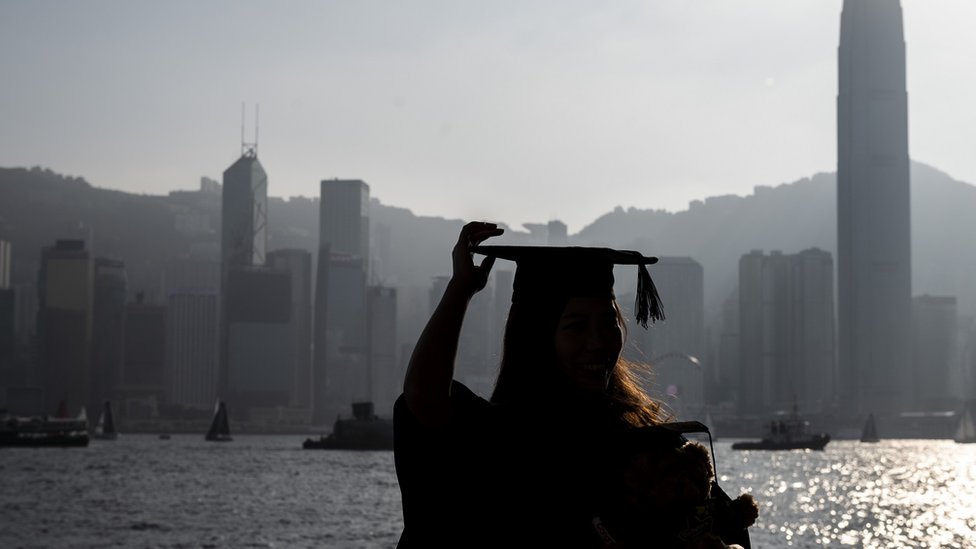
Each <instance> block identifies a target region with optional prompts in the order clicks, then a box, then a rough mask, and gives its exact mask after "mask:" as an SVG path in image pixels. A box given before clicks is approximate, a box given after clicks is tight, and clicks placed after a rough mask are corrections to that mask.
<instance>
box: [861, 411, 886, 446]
mask: <svg viewBox="0 0 976 549" xmlns="http://www.w3.org/2000/svg"><path fill="white" fill-rule="evenodd" d="M861 442H881V438H880V437H879V436H878V426H877V425H875V423H874V414H868V420H867V421H865V422H864V430H863V431H861Z"/></svg>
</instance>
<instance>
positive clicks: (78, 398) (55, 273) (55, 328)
mask: <svg viewBox="0 0 976 549" xmlns="http://www.w3.org/2000/svg"><path fill="white" fill-rule="evenodd" d="M93 278H94V262H93V260H92V256H91V253H90V252H89V251H88V249H86V247H85V241H84V240H58V241H56V242H55V244H54V246H50V247H45V248H44V249H43V250H42V251H41V264H40V270H39V271H38V279H37V280H38V283H37V289H38V311H37V359H38V365H39V366H40V368H39V369H40V371H41V376H42V382H41V384H42V387H43V391H44V409H45V410H46V411H47V413H50V414H53V413H54V412H55V411H56V410H57V409H58V407H59V404H60V403H61V402H62V401H63V402H65V404H66V406H67V412H68V414H69V415H75V414H77V413H78V412H79V411H80V410H81V408H82V407H83V406H85V405H86V404H87V403H88V398H89V394H90V387H91V356H92V313H93V311H92V309H93V300H94V299H93V287H94V284H93Z"/></svg>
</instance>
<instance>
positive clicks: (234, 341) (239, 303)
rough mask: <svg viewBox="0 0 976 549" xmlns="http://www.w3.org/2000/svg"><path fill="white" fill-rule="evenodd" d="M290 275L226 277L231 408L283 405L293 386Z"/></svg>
mask: <svg viewBox="0 0 976 549" xmlns="http://www.w3.org/2000/svg"><path fill="white" fill-rule="evenodd" d="M291 280H292V279H291V274H290V273H289V272H287V271H277V270H274V269H270V268H267V267H233V268H231V269H230V270H229V271H228V273H227V282H226V283H227V287H226V289H225V291H224V295H225V296H226V300H227V301H226V304H225V319H226V322H227V325H226V326H227V347H226V349H227V356H226V364H227V392H226V394H227V396H226V400H228V401H232V402H234V407H235V409H238V410H242V411H243V410H248V411H249V410H251V409H253V408H269V407H278V406H281V407H286V406H288V405H289V403H290V400H291V393H292V388H293V386H294V364H295V358H294V353H295V348H294V338H293V337H292V334H291V316H292V310H291V305H292V292H291Z"/></svg>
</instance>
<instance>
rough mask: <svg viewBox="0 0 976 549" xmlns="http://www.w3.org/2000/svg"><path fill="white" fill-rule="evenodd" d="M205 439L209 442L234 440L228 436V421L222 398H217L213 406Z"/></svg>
mask: <svg viewBox="0 0 976 549" xmlns="http://www.w3.org/2000/svg"><path fill="white" fill-rule="evenodd" d="M204 439H205V440H208V441H210V442H230V441H232V440H234V439H233V438H231V436H230V421H229V420H228V419H227V405H225V404H224V402H223V401H222V400H218V401H217V404H216V405H215V406H214V415H213V421H211V422H210V429H208V430H207V436H205V437H204Z"/></svg>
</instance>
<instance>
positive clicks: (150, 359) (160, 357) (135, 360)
mask: <svg viewBox="0 0 976 549" xmlns="http://www.w3.org/2000/svg"><path fill="white" fill-rule="evenodd" d="M123 352H124V353H125V360H124V362H123V366H122V379H121V383H120V387H119V392H120V393H121V394H122V397H123V398H122V400H123V410H124V411H125V413H124V415H125V416H126V417H128V418H131V419H148V418H151V417H154V416H156V415H157V414H158V408H159V405H160V404H161V403H162V401H163V391H164V382H165V376H166V307H165V306H164V305H159V304H155V303H149V302H147V301H146V300H145V299H144V296H143V294H142V293H141V292H140V293H137V294H136V300H135V301H134V302H130V303H127V304H126V305H125V340H124V351H123Z"/></svg>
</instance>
